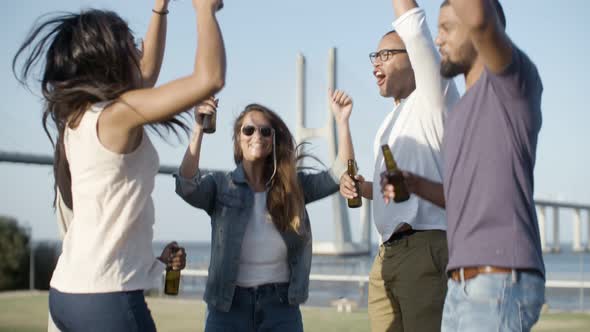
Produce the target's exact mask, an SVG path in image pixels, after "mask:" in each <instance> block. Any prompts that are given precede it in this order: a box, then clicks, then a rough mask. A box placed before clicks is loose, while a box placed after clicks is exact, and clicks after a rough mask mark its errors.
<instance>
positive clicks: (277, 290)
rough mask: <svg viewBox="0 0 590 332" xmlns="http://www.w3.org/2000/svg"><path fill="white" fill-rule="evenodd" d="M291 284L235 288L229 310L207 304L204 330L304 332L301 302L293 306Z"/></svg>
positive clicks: (215, 331) (209, 331)
mask: <svg viewBox="0 0 590 332" xmlns="http://www.w3.org/2000/svg"><path fill="white" fill-rule="evenodd" d="M288 287H289V284H267V285H261V286H258V287H252V288H242V287H236V290H235V292H234V297H233V301H232V304H231V308H230V310H229V312H223V311H220V310H217V309H215V308H214V307H213V306H209V307H208V312H207V318H206V322H205V332H231V331H235V332H250V331H251V332H263V331H264V332H270V331H280V332H301V331H303V323H302V320H301V311H299V306H298V305H290V304H289V301H288V298H287V292H288Z"/></svg>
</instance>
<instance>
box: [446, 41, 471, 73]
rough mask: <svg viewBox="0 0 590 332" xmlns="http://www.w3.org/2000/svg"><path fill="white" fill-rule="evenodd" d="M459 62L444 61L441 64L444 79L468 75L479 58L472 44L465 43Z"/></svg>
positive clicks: (461, 49)
mask: <svg viewBox="0 0 590 332" xmlns="http://www.w3.org/2000/svg"><path fill="white" fill-rule="evenodd" d="M459 58H461V59H462V60H459V61H457V62H453V61H451V60H442V61H441V63H440V74H441V76H442V77H444V78H453V77H455V76H457V75H463V74H467V73H468V72H469V71H470V70H471V66H473V63H474V62H475V59H476V58H477V51H476V50H475V47H474V46H473V44H471V43H465V44H463V45H462V46H461V48H460V49H459Z"/></svg>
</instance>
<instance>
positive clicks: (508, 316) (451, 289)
mask: <svg viewBox="0 0 590 332" xmlns="http://www.w3.org/2000/svg"><path fill="white" fill-rule="evenodd" d="M505 26H506V21H505V16H504V13H503V10H502V7H501V5H500V4H499V2H498V1H497V0H447V1H444V3H443V4H442V6H441V11H440V16H439V34H438V37H437V39H436V43H437V45H438V46H439V47H440V52H441V56H442V61H441V74H442V75H443V76H445V77H449V78H450V77H454V76H457V75H461V74H462V75H464V77H465V83H466V88H467V91H466V93H465V95H464V96H463V97H462V98H461V100H460V101H459V102H458V103H457V105H456V106H455V108H454V109H453V110H452V111H451V112H450V114H449V117H448V120H447V124H446V128H445V137H444V142H443V158H444V198H445V203H446V211H447V219H448V230H447V239H448V245H449V265H448V267H447V270H448V273H449V276H450V279H449V284H448V293H447V297H446V300H445V307H444V313H443V323H442V330H443V331H457V330H458V329H461V330H465V331H466V330H472V329H477V331H488V330H489V331H529V330H530V329H531V327H532V326H533V325H534V324H535V322H536V321H537V320H538V318H539V313H540V310H541V306H542V304H543V303H544V291H545V286H544V284H545V280H544V274H545V268H544V264H543V255H542V252H541V243H540V236H539V227H538V223H537V215H536V211H535V204H534V201H533V188H534V180H533V170H534V166H535V154H536V149H537V136H538V133H539V130H540V128H541V95H542V91H543V85H542V83H541V79H540V77H539V73H538V72H537V68H536V67H535V65H534V64H533V62H532V61H531V60H530V59H529V58H528V57H527V55H526V54H524V53H523V52H522V51H521V50H519V49H518V48H517V47H516V46H515V45H514V44H513V43H512V41H511V40H510V39H509V38H508V36H507V35H506V32H505Z"/></svg>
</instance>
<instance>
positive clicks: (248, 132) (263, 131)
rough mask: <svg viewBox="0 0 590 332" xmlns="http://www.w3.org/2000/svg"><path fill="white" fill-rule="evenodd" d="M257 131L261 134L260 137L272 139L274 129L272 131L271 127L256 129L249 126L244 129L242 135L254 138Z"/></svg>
mask: <svg viewBox="0 0 590 332" xmlns="http://www.w3.org/2000/svg"><path fill="white" fill-rule="evenodd" d="M256 129H258V132H259V133H260V136H262V137H270V136H271V135H272V133H273V132H274V129H272V128H271V127H254V126H252V125H248V126H244V127H242V134H244V135H246V136H252V135H254V132H255V131H256Z"/></svg>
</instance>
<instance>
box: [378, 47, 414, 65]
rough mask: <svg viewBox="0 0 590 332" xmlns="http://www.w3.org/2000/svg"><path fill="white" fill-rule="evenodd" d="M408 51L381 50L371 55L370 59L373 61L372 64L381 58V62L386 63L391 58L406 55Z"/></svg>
mask: <svg viewBox="0 0 590 332" xmlns="http://www.w3.org/2000/svg"><path fill="white" fill-rule="evenodd" d="M406 52H407V51H406V50H404V49H385V50H381V51H379V52H372V53H369V59H370V60H371V63H375V61H377V58H379V61H381V62H385V61H387V60H389V58H391V57H392V56H394V55H396V54H399V53H406Z"/></svg>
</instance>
